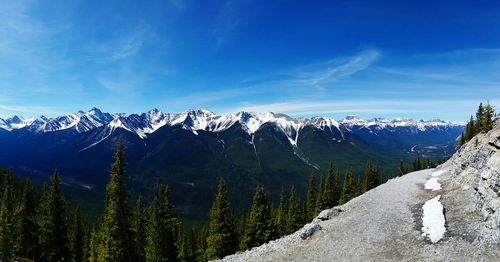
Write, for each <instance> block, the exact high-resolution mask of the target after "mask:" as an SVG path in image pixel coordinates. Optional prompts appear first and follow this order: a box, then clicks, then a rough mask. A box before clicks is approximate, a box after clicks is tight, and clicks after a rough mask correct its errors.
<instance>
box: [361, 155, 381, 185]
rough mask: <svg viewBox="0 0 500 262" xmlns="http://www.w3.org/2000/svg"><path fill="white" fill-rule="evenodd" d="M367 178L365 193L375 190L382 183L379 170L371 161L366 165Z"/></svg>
mask: <svg viewBox="0 0 500 262" xmlns="http://www.w3.org/2000/svg"><path fill="white" fill-rule="evenodd" d="M365 178H366V180H365V185H364V188H365V191H368V190H370V189H372V188H375V187H377V186H378V185H380V183H381V181H380V174H379V171H378V168H377V166H375V165H374V164H373V163H372V162H371V161H368V163H367V164H366V168H365Z"/></svg>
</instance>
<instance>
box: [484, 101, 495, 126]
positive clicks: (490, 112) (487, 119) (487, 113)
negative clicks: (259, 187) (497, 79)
mask: <svg viewBox="0 0 500 262" xmlns="http://www.w3.org/2000/svg"><path fill="white" fill-rule="evenodd" d="M494 115H495V109H494V108H493V106H492V105H490V103H489V102H488V104H486V106H485V108H484V132H488V131H490V130H491V129H493V126H494V120H493V118H494Z"/></svg>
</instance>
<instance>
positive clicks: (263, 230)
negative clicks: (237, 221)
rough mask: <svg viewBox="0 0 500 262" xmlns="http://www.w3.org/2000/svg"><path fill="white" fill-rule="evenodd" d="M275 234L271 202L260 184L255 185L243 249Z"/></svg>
mask: <svg viewBox="0 0 500 262" xmlns="http://www.w3.org/2000/svg"><path fill="white" fill-rule="evenodd" d="M274 236H275V230H274V223H273V217H272V214H271V204H270V203H269V200H268V199H267V196H266V193H265V192H264V188H263V187H262V186H257V189H256V190H255V195H254V197H253V201H252V207H251V208H250V214H249V216H248V222H247V230H246V232H245V238H244V240H243V247H244V248H245V249H248V248H252V247H255V246H260V245H262V244H264V243H266V242H268V241H270V240H271V239H273V238H274Z"/></svg>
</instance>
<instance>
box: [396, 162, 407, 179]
mask: <svg viewBox="0 0 500 262" xmlns="http://www.w3.org/2000/svg"><path fill="white" fill-rule="evenodd" d="M398 171H399V172H398V176H402V175H404V174H406V172H407V171H406V167H405V164H404V163H403V160H401V161H399V170H398Z"/></svg>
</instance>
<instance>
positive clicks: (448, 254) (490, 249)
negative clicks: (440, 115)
mask: <svg viewBox="0 0 500 262" xmlns="http://www.w3.org/2000/svg"><path fill="white" fill-rule="evenodd" d="M499 149H500V126H497V128H495V129H494V130H492V131H490V132H489V133H488V134H480V135H478V136H477V140H476V139H473V140H472V141H470V142H469V143H468V144H466V145H465V146H463V147H462V148H461V149H460V150H459V151H458V152H457V153H456V154H455V155H454V156H453V157H452V158H451V159H450V160H449V161H447V162H446V163H445V164H443V165H441V166H440V167H438V169H435V170H434V169H428V170H423V171H418V172H413V173H409V174H407V175H405V176H403V177H401V178H396V179H392V180H390V181H388V182H387V183H385V184H383V185H381V186H379V187H377V188H375V189H373V190H370V191H369V192H367V193H365V194H363V195H361V196H359V197H357V198H355V199H353V200H351V201H349V202H348V203H346V204H345V205H343V206H340V207H336V208H334V209H331V210H329V211H324V212H323V213H322V214H321V215H320V216H321V219H319V218H318V219H315V221H313V222H312V223H311V224H308V225H306V226H305V227H304V228H303V229H302V230H299V231H297V232H296V233H294V234H292V235H289V236H286V237H284V238H281V239H278V240H276V241H273V242H271V243H269V244H266V245H263V246H260V247H257V248H254V249H252V250H250V251H246V252H243V253H238V254H235V255H232V256H228V257H226V258H224V259H223V261H259V262H260V261H499V258H500V210H499V209H500V202H499V201H500V193H499V189H500V153H499ZM436 171H443V172H440V173H436ZM432 174H435V177H436V174H439V176H438V177H439V179H438V182H439V183H440V185H441V189H439V190H434V191H433V190H430V189H424V185H425V183H426V182H427V181H429V179H430V178H431V177H432ZM434 182H435V181H434ZM438 195H441V198H440V202H441V203H442V205H443V206H444V216H445V219H446V224H445V227H446V232H445V234H444V237H443V238H442V239H440V240H439V241H438V242H437V243H432V242H431V241H430V240H429V239H428V238H427V237H425V236H423V235H422V212H423V211H422V206H423V204H424V203H425V202H426V201H427V200H430V199H432V198H434V197H436V196H438ZM339 210H341V212H339ZM325 219H326V220H325ZM311 233H312V235H311ZM306 235H310V236H307V237H306ZM303 238H305V239H303Z"/></svg>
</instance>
